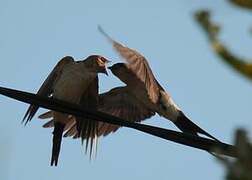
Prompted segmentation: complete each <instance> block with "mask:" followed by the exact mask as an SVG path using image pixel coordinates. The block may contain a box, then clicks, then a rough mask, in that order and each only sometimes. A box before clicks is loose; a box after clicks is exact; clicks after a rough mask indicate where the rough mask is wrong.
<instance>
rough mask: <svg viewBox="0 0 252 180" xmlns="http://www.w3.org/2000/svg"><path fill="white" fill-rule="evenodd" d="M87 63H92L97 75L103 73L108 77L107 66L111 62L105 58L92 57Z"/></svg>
mask: <svg viewBox="0 0 252 180" xmlns="http://www.w3.org/2000/svg"><path fill="white" fill-rule="evenodd" d="M86 61H90V64H91V65H92V68H94V69H95V71H96V72H97V73H103V74H106V75H108V72H107V70H106V65H107V63H109V62H110V61H109V60H108V59H106V58H105V57H103V56H100V55H91V56H89V57H88V58H87V59H86Z"/></svg>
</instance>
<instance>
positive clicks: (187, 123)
mask: <svg viewBox="0 0 252 180" xmlns="http://www.w3.org/2000/svg"><path fill="white" fill-rule="evenodd" d="M174 124H175V125H176V126H177V127H178V128H179V129H180V130H181V131H182V132H184V133H188V134H192V135H196V136H198V133H199V134H203V135H205V136H207V137H209V138H211V139H213V140H216V141H218V142H221V141H220V140H218V139H217V138H215V137H214V136H212V135H211V134H209V133H207V132H206V131H204V130H203V129H201V128H200V127H199V126H197V125H196V124H194V123H193V122H192V121H191V120H190V119H188V118H187V117H186V116H185V115H184V113H183V112H182V111H180V114H179V116H178V118H177V120H176V121H175V123H174Z"/></svg>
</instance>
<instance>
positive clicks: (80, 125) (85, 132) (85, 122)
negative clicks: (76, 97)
mask: <svg viewBox="0 0 252 180" xmlns="http://www.w3.org/2000/svg"><path fill="white" fill-rule="evenodd" d="M98 89H99V86H98V76H96V77H95V79H94V80H92V81H91V82H90V84H89V86H88V88H87V89H86V90H85V92H84V93H83V95H82V97H81V99H80V103H79V105H81V106H82V107H83V108H85V109H94V110H96V109H97V106H98ZM75 119H76V130H77V137H81V139H82V142H83V141H84V140H86V152H87V149H88V146H89V145H90V157H91V155H92V152H93V151H92V148H93V145H94V143H97V141H96V140H97V133H98V121H95V120H90V119H87V118H83V117H78V116H77V117H75ZM72 127H73V126H72ZM70 130H71V128H70ZM67 132H68V131H67ZM75 136H76V134H75Z"/></svg>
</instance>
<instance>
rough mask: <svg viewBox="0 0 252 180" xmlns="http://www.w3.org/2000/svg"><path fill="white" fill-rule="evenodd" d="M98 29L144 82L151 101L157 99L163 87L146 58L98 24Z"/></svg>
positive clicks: (154, 101)
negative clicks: (115, 38) (118, 40)
mask: <svg viewBox="0 0 252 180" xmlns="http://www.w3.org/2000/svg"><path fill="white" fill-rule="evenodd" d="M98 29H99V31H100V32H101V33H102V34H103V35H104V36H105V37H106V38H107V39H108V40H109V41H110V42H111V43H112V45H113V47H114V49H115V50H116V51H117V52H118V53H119V54H120V56H121V57H123V58H124V59H125V60H126V62H127V66H128V68H129V69H130V70H131V71H132V72H133V73H134V75H135V76H136V77H137V78H138V79H139V80H140V81H141V82H143V83H144V85H145V88H146V90H147V92H148V95H149V97H150V99H151V101H152V102H153V103H156V102H157V101H158V99H159V90H160V89H163V88H162V87H161V86H160V84H159V83H158V81H157V80H156V79H155V77H154V75H153V72H152V70H151V68H150V66H149V64H148V62H147V60H146V58H145V57H144V56H143V55H141V54H140V53H139V52H137V51H136V50H134V49H130V48H128V47H126V46H124V45H122V44H120V43H119V42H117V41H115V40H114V39H112V38H111V37H110V36H109V35H108V34H107V33H106V32H105V31H104V30H103V29H102V28H101V27H100V26H99V27H98Z"/></svg>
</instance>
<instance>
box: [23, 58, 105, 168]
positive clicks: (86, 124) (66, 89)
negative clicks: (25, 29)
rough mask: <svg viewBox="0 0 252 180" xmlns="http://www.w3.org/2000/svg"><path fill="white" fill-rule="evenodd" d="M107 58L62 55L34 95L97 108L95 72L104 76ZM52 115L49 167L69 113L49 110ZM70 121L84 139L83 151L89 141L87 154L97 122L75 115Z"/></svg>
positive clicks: (27, 115) (31, 113) (32, 112)
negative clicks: (72, 120)
mask: <svg viewBox="0 0 252 180" xmlns="http://www.w3.org/2000/svg"><path fill="white" fill-rule="evenodd" d="M108 62H109V61H108V60H107V59H106V58H104V57H102V56H99V55H91V56H89V57H87V58H86V59H84V60H81V61H75V60H74V59H73V57H71V56H66V57H64V58H62V59H61V60H60V61H59V62H58V63H57V65H56V66H55V67H54V69H53V70H52V72H51V73H50V74H49V76H48V77H47V78H46V80H45V81H44V83H43V84H42V86H41V87H40V89H39V90H38V92H37V94H38V95H41V96H46V97H50V98H54V99H58V100H64V101H67V102H70V103H75V104H79V105H81V106H82V107H83V108H93V109H96V108H97V104H98V88H99V87H98V73H104V74H106V75H108V73H107V70H106V64H107V63H108ZM38 108H39V107H38V106H35V105H31V106H29V108H28V110H27V111H26V113H25V116H24V118H23V122H25V124H27V123H28V122H29V121H31V119H32V118H33V117H34V115H35V114H36V112H37V110H38ZM51 115H52V117H53V125H54V131H53V147H52V157H51V166H53V165H55V166H57V164H58V158H59V153H60V147H61V140H62V135H63V132H64V129H65V128H66V127H67V126H68V125H69V122H71V118H70V117H71V115H69V114H64V113H61V112H55V111H51ZM74 121H75V122H74V123H75V125H76V131H77V134H78V136H79V137H81V138H82V142H83V140H84V139H85V140H86V150H87V147H88V144H89V140H90V155H91V153H92V146H93V143H94V141H96V139H97V130H98V122H97V121H93V120H89V119H85V118H82V117H75V118H74Z"/></svg>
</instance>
